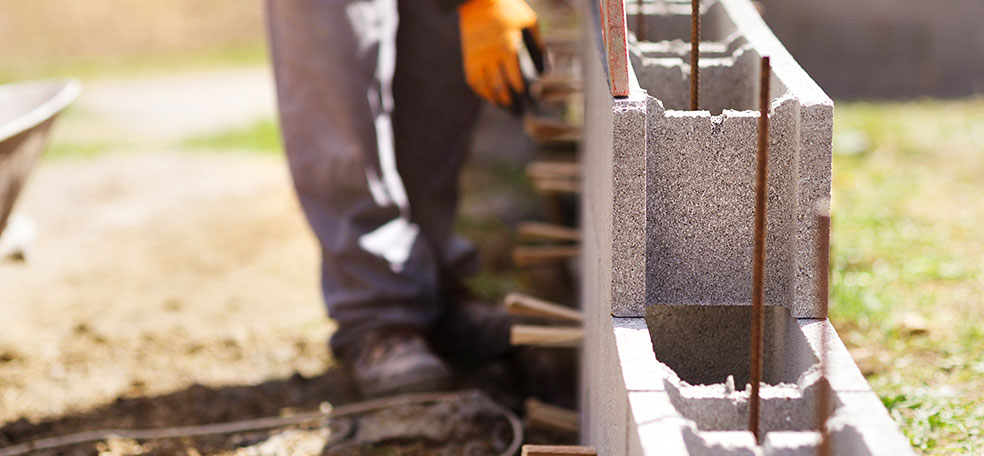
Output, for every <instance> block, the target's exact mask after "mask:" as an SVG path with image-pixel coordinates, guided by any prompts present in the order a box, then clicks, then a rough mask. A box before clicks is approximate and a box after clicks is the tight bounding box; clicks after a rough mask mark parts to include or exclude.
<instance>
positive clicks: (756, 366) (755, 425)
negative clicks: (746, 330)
mask: <svg viewBox="0 0 984 456" xmlns="http://www.w3.org/2000/svg"><path fill="white" fill-rule="evenodd" d="M771 73H772V70H771V67H770V66H769V58H768V57H762V70H761V80H760V85H759V124H758V125H759V128H758V154H757V165H758V166H757V168H756V174H755V253H754V258H753V265H752V337H751V347H750V349H749V355H750V357H751V362H750V363H749V364H750V366H749V370H748V371H749V377H750V380H751V383H752V396H751V398H750V400H749V407H748V430H749V431H752V434H754V435H755V441H756V442H759V443H761V440H760V438H759V387H760V383H762V333H763V332H764V326H765V235H766V212H765V211H766V199H767V197H768V194H767V191H768V179H769V106H770V101H771V98H770V97H769V79H770V77H771Z"/></svg>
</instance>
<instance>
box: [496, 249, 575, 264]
mask: <svg viewBox="0 0 984 456" xmlns="http://www.w3.org/2000/svg"><path fill="white" fill-rule="evenodd" d="M580 254H581V248H580V247H578V246H576V245H538V246H521V247H516V248H514V249H513V263H514V264H515V265H516V266H536V265H541V264H549V263H556V262H560V261H566V260H569V259H571V258H574V257H576V256H578V255H580Z"/></svg>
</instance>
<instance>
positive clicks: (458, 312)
mask: <svg viewBox="0 0 984 456" xmlns="http://www.w3.org/2000/svg"><path fill="white" fill-rule="evenodd" d="M512 323H513V322H512V318H511V317H510V315H509V314H507V313H506V310H505V309H504V308H503V307H502V306H498V305H490V304H487V303H484V302H480V301H478V300H476V299H473V298H466V299H463V300H458V301H456V302H452V303H449V304H448V306H447V307H446V308H445V309H444V313H443V314H442V315H441V317H440V318H439V319H438V321H437V322H436V323H435V324H434V326H433V327H432V328H431V331H430V333H429V338H430V340H431V342H432V343H433V345H434V348H435V349H437V351H438V352H439V353H441V354H442V355H444V356H447V357H448V358H449V359H451V360H453V361H457V362H463V363H467V364H480V363H483V362H486V361H491V360H494V359H497V358H501V357H503V356H505V355H508V354H509V353H511V352H512V351H513V347H512V345H511V344H510V342H509V331H510V328H511V327H512Z"/></svg>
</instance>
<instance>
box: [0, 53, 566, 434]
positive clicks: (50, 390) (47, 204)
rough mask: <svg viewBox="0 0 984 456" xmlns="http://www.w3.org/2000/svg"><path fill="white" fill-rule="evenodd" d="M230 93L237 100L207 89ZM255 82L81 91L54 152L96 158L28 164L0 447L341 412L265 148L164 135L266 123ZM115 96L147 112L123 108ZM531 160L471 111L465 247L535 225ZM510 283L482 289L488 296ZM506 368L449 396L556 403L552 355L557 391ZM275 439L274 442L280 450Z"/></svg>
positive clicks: (339, 389)
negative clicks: (471, 239) (203, 145)
mask: <svg viewBox="0 0 984 456" xmlns="http://www.w3.org/2000/svg"><path fill="white" fill-rule="evenodd" d="M229 81H235V85H238V86H240V87H243V88H249V89H250V90H251V91H252V92H254V93H253V94H252V95H251V96H246V97H244V96H237V91H236V90H224V91H223V90H212V88H214V87H216V86H217V85H222V83H223V82H226V83H228V82H229ZM270 84H271V80H270V77H269V73H268V72H267V71H265V70H264V69H262V68H259V69H256V68H254V69H243V70H219V71H209V72H204V73H195V74H181V75H175V76H171V77H157V76H155V77H153V78H138V79H132V80H129V81H126V82H125V83H119V82H117V81H113V80H109V81H98V80H97V81H92V82H89V83H87V84H86V85H87V87H88V89H89V90H87V91H86V92H85V95H84V96H83V98H82V99H80V100H79V101H78V103H77V104H76V108H75V109H74V110H73V111H72V112H69V113H67V114H66V115H65V116H64V117H63V118H62V119H61V121H60V124H59V125H57V126H56V128H57V130H56V132H55V134H54V139H53V143H54V144H52V149H56V150H66V149H71V148H73V147H77V148H82V149H86V148H89V147H90V146H92V145H94V147H96V148H100V149H104V150H99V151H98V152H97V153H95V154H91V155H90V154H84V155H72V153H71V150H69V153H68V154H67V155H65V156H55V157H49V158H48V159H45V160H43V161H42V162H41V163H40V165H39V166H38V167H37V169H36V170H35V173H34V175H33V176H32V178H31V180H30V181H29V183H28V186H27V187H26V190H25V192H24V193H23V194H22V197H21V199H20V201H19V203H18V206H17V207H16V208H15V213H19V214H22V215H26V216H28V217H30V218H31V219H33V220H34V222H36V224H37V226H38V227H39V233H38V238H37V241H36V243H35V244H34V246H33V251H32V255H30V257H29V260H28V261H27V262H26V263H18V262H10V261H7V262H0V303H2V305H0V448H2V447H3V446H4V445H7V444H11V443H20V442H24V441H27V440H30V439H34V438H38V437H44V436H50V435H56V434H63V433H68V432H76V431H80V430H92V429H102V428H142V427H160V426H175V425H187V424H202V423H214V422H222V421H229V420H241V419H246V418H252V417H260V416H268V415H278V414H285V413H286V414H289V413H293V412H294V411H297V410H314V409H317V408H318V407H319V404H321V403H323V402H329V403H332V404H336V405H337V404H344V403H348V402H351V401H353V400H356V399H357V396H356V395H355V394H354V390H353V387H352V385H351V384H350V382H349V380H348V379H347V377H346V376H345V375H344V373H343V371H342V370H341V369H340V368H339V367H338V366H337V365H336V363H335V360H334V359H332V357H331V355H330V353H329V352H328V350H327V349H326V341H327V338H328V337H329V336H330V334H331V332H332V330H333V324H332V322H331V321H330V320H329V319H328V318H326V315H325V311H324V307H323V304H322V301H321V297H320V292H319V283H318V275H319V258H318V247H317V244H316V242H315V239H314V237H313V235H312V233H311V232H310V231H309V228H308V226H307V224H306V222H305V220H304V219H303V215H302V212H301V210H300V208H299V206H298V203H297V201H296V198H295V196H294V194H293V190H292V188H291V184H290V179H289V176H288V171H287V166H286V163H285V159H284V157H283V156H282V154H280V153H277V154H263V153H256V152H236V151H228V150H221V151H220V150H216V151H208V150H199V149H188V148H187V147H183V146H181V144H182V141H181V140H176V139H175V138H182V137H196V136H200V135H202V134H208V132H210V131H218V132H221V131H226V130H229V129H235V128H240V127H241V126H243V125H246V126H248V125H249V124H250V123H251V122H255V119H266V118H270V117H272V116H273V113H272V112H271V111H272V109H273V106H272V103H270V101H271V98H270V97H269V93H270ZM166 93H172V94H177V95H180V94H186V95H187V94H196V93H197V94H199V96H192V95H187V96H185V97H184V98H183V99H182V100H181V105H182V106H183V107H184V109H188V110H191V111H194V115H193V116H191V117H193V118H198V119H206V118H210V119H213V121H212V123H203V122H194V121H188V120H187V119H185V120H180V119H178V120H176V119H174V117H175V112H174V110H173V107H171V108H170V109H168V106H169V105H171V104H173V103H171V102H173V98H172V97H168V96H165V95H162V94H166ZM144 95H147V96H144ZM128 98H130V99H144V100H146V103H143V104H142V105H141V106H139V107H137V108H134V107H132V106H128V105H127V104H126V103H120V100H125V99H128ZM155 112H156V113H158V114H157V115H155V114H154V113H155ZM229 112H236V113H237V115H225V114H223V113H229ZM214 119H223V120H222V121H221V122H216V121H214ZM203 125H204V126H203ZM121 132H125V133H126V134H125V135H121ZM530 147H531V146H530V143H529V141H528V140H526V139H525V138H524V137H523V136H522V133H521V129H520V126H519V123H518V121H516V120H512V119H509V118H508V116H506V115H504V114H501V113H491V115H490V112H489V111H486V112H485V113H484V114H483V118H482V121H481V127H480V129H479V131H478V132H477V135H476V139H475V144H474V146H473V159H474V160H475V161H479V162H482V161H483V160H484V161H485V162H486V164H488V163H492V164H493V165H491V166H478V167H477V168H478V169H480V170H484V171H475V170H474V168H473V170H472V171H469V172H467V173H466V175H465V176H464V182H463V185H464V187H465V189H466V194H465V195H464V200H463V208H462V212H463V217H464V219H463V225H462V226H463V227H464V229H465V230H466V231H469V230H470V231H471V232H472V234H476V233H477V234H478V235H479V236H480V237H481V236H485V237H486V239H492V240H493V242H489V243H486V244H483V245H481V246H482V247H483V248H484V249H485V250H488V251H493V252H495V255H497V256H498V257H499V258H498V259H494V258H493V259H491V260H490V261H491V262H492V263H494V264H500V265H501V264H502V263H503V262H504V261H505V262H506V263H508V259H506V260H503V258H502V256H503V255H505V257H506V258H508V242H509V241H508V239H509V233H508V232H506V231H507V230H506V228H507V227H508V225H509V224H511V223H514V222H515V221H517V220H519V219H520V218H521V217H525V216H533V215H535V208H531V206H530V201H528V200H523V198H524V197H523V196H522V193H523V191H524V190H523V189H521V188H520V189H511V190H510V188H509V185H515V182H516V181H517V179H519V180H522V177H518V176H521V175H522V166H523V163H524V161H525V160H526V159H528V158H529V156H530V154H531V149H530ZM504 185H505V189H504V187H503V186H504ZM525 191H528V190H525ZM525 198H527V199H528V198H529V196H528V195H527V196H525ZM503 247H505V248H503ZM486 259H487V260H488V258H486ZM500 268H501V266H500ZM500 272H501V271H500ZM511 274H514V273H506V274H504V276H505V277H506V278H505V279H501V278H499V279H496V278H491V279H489V280H491V282H492V283H493V284H494V285H495V286H493V287H492V289H493V294H494V293H495V291H494V290H496V289H500V288H501V287H502V284H501V283H500V282H502V280H505V281H506V282H508V281H510V280H511V279H510V278H509V277H512V275H511ZM497 280H498V281H499V282H496V281H497ZM486 294H488V290H486ZM571 355H572V354H571ZM516 362H519V361H516V360H511V361H506V362H504V363H500V364H498V365H492V366H488V367H483V368H480V369H478V370H477V371H476V370H474V369H471V370H464V371H462V380H461V386H462V387H465V388H467V387H480V388H484V389H486V390H487V391H490V390H491V393H492V394H493V397H494V398H495V399H496V400H499V401H505V402H506V403H507V404H508V405H509V406H511V407H514V408H516V409H519V404H521V401H522V398H523V397H525V395H527V394H529V392H530V391H535V390H536V389H537V388H538V387H539V388H540V389H541V391H542V394H540V395H539V396H540V397H542V398H543V397H549V396H550V395H551V394H552V392H553V391H561V393H560V394H564V393H562V392H563V391H569V392H572V391H573V385H574V383H573V382H574V380H573V371H570V367H571V366H572V364H571V362H572V360H570V359H568V360H567V361H561V363H566V364H565V367H564V368H566V369H568V370H567V372H569V373H570V379H568V381H566V382H560V383H559V384H556V385H555V384H553V383H555V380H554V379H551V383H543V384H540V385H539V386H537V385H534V386H530V383H529V382H531V381H533V380H529V379H531V378H534V377H535V375H546V376H551V375H553V376H555V375H556V374H557V372H559V371H558V370H556V369H554V368H553V367H551V366H552V365H551V364H550V361H547V362H542V360H541V361H537V362H536V363H534V364H535V366H536V367H534V368H533V369H530V371H531V372H532V371H535V370H537V369H539V372H533V373H532V374H531V375H528V376H525V377H523V380H520V381H519V383H515V382H516V381H517V380H516V378H515V377H516V370H515V369H516V368H515V364H510V363H516ZM527 364H528V363H527ZM489 379H492V380H489ZM509 379H512V380H513V382H514V383H510V382H509ZM524 381H525V382H527V383H526V384H521V383H522V382H524ZM490 384H491V385H495V386H494V387H491V388H490V387H489V386H490ZM503 392H505V394H506V395H507V396H508V397H504V396H503ZM567 396H568V397H571V398H572V396H570V395H569V394H568V395H567ZM567 405H573V404H572V403H568V404H567ZM497 426H501V423H499V424H498V425H497ZM297 432H301V431H297ZM291 435H293V434H289V433H288V434H287V437H284V436H279V438H281V439H286V440H287V441H288V442H291V437H290V436H291ZM303 435H304V439H309V438H310V437H311V436H310V435H308V434H303ZM265 436H266V434H263V436H262V437H265ZM299 438H300V437H299ZM533 438H534V441H535V439H537V438H539V439H540V441H541V443H549V442H551V441H557V440H556V439H554V438H553V437H550V436H547V437H544V436H540V437H537V436H533ZM566 438H567V439H570V436H567V437H566ZM250 439H253V440H250ZM256 439H257V437H256V436H243V435H234V436H231V437H222V438H213V439H205V440H202V439H199V440H194V441H192V440H187V439H185V440H176V441H169V442H163V443H161V442H156V443H154V444H145V445H144V446H143V447H141V446H140V445H135V444H134V443H133V442H129V443H128V442H126V441H123V442H103V443H101V444H100V446H97V447H93V446H91V445H89V446H82V447H78V448H76V451H79V452H80V454H89V453H91V452H92V451H94V449H101V450H105V451H103V452H104V453H106V454H130V453H133V452H135V451H144V452H146V451H151V452H154V453H157V454H173V453H175V452H181V453H185V452H187V453H188V454H194V452H199V453H203V454H219V453H223V452H228V451H232V450H231V449H235V448H240V447H243V445H247V446H248V445H254V444H255V445H254V446H255V448H254V449H255V450H256V451H259V454H264V453H263V451H262V450H263V448H266V449H267V450H270V449H271V448H274V449H275V448H280V450H279V451H283V448H285V447H284V446H283V445H279V446H278V444H276V443H269V441H268V442H267V443H266V444H265V445H266V446H265V447H263V446H256V445H260V444H259V443H258V442H259V441H260V440H262V439H260V440H256ZM544 439H546V440H544ZM294 440H297V439H294ZM302 440H303V439H302ZM322 441H323V439H322ZM295 443H296V442H295ZM162 445H163V446H162ZM285 445H286V444H285ZM290 445H293V443H291V444H290ZM287 448H290V446H289V445H288V446H287ZM428 448H430V449H428ZM412 449H413V448H411V450H412ZM319 450H320V449H319ZM403 450H407V448H403ZM418 450H419V449H418ZM432 450H433V447H426V448H424V449H423V450H419V451H417V452H418V453H419V454H427V453H428V452H429V451H432ZM366 454H376V453H366ZM478 454H483V453H481V452H479V453H478Z"/></svg>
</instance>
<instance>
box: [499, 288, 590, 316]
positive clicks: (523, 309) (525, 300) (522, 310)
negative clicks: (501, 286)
mask: <svg viewBox="0 0 984 456" xmlns="http://www.w3.org/2000/svg"><path fill="white" fill-rule="evenodd" d="M505 305H506V311H507V312H509V313H510V314H511V315H519V316H525V317H543V318H553V319H556V320H563V321H570V322H574V323H582V322H583V321H584V316H583V315H582V314H581V312H578V311H577V310H574V309H571V308H570V307H565V306H562V305H560V304H555V303H552V302H548V301H544V300H542V299H537V298H534V297H532V296H527V295H524V294H521V293H509V294H508V295H506V299H505Z"/></svg>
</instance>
